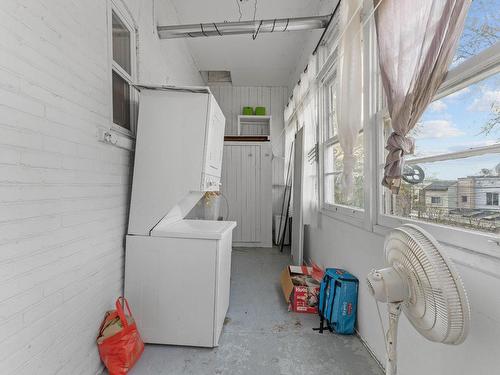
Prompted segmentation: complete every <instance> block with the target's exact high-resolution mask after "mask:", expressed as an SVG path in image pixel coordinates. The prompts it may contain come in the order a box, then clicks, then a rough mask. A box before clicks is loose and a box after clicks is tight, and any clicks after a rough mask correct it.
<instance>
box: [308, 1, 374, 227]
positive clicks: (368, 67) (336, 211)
mask: <svg viewBox="0 0 500 375" xmlns="http://www.w3.org/2000/svg"><path fill="white" fill-rule="evenodd" d="M367 4H368V3H367ZM367 6H368V8H366V7H367ZM371 11H372V8H371V5H366V4H365V10H364V12H363V14H366V15H370V14H371ZM363 17H364V16H363ZM330 33H331V34H333V35H334V36H335V37H338V36H337V34H336V33H337V30H336V29H335V28H332V29H331V30H330ZM337 42H338V41H337ZM336 60H337V49H336V48H335V49H334V50H333V51H332V52H331V53H330V54H329V55H328V57H327V58H326V59H325V63H324V64H323V66H321V67H320V69H319V74H318V76H317V82H318V84H319V90H318V95H319V100H318V102H319V103H320V105H319V106H318V107H319V108H318V110H319V111H320V113H319V117H318V118H319V126H318V131H319V132H320V134H318V139H319V145H320V158H319V168H318V172H319V200H320V202H319V204H320V212H321V213H322V214H323V215H326V216H329V217H332V218H334V219H337V220H340V221H343V222H346V223H349V224H352V225H354V226H357V227H360V228H362V229H365V230H367V231H369V232H372V231H373V226H374V224H375V220H376V212H377V211H376V208H375V206H376V201H377V199H376V197H377V194H378V190H377V187H376V185H377V178H378V172H377V158H376V156H377V148H376V147H373V146H374V145H375V143H376V141H377V132H376V127H377V125H378V123H379V122H378V117H377V114H378V109H379V108H380V107H381V106H382V104H381V103H382V99H381V98H382V86H381V84H380V81H379V79H374V77H376V78H378V77H379V74H377V72H378V71H379V65H378V51H377V42H376V32H375V22H374V19H373V17H370V19H369V20H368V21H367V22H366V23H364V26H363V72H362V74H363V87H364V90H363V103H364V104H363V155H364V160H363V166H364V167H363V169H364V171H363V184H364V186H363V188H364V190H363V191H364V208H363V209H359V208H355V207H348V206H343V205H339V204H328V203H325V200H324V176H325V173H324V165H323V163H324V148H325V147H324V146H325V144H326V142H325V134H324V133H325V129H326V123H325V121H328V113H327V111H325V110H324V109H325V108H324V106H325V104H326V101H325V90H327V87H328V82H329V81H330V80H331V79H332V77H334V75H335V66H336ZM333 138H335V136H334V137H333Z"/></svg>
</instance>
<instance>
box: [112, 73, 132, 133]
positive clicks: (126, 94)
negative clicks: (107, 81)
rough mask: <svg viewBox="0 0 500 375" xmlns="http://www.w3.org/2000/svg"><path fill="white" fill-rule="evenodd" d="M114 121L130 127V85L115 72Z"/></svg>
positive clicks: (127, 127)
mask: <svg viewBox="0 0 500 375" xmlns="http://www.w3.org/2000/svg"><path fill="white" fill-rule="evenodd" d="M113 122H114V123H115V124H116V125H120V126H122V127H124V128H126V129H129V130H131V129H130V86H129V84H128V82H127V81H125V80H124V79H123V78H122V77H120V75H119V74H117V73H116V72H113Z"/></svg>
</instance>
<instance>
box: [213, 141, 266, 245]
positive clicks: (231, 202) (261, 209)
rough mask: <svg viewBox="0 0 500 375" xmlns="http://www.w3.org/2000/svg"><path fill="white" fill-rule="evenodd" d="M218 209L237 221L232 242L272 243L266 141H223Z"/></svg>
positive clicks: (226, 217)
mask: <svg viewBox="0 0 500 375" xmlns="http://www.w3.org/2000/svg"><path fill="white" fill-rule="evenodd" d="M222 165H223V167H222V178H221V182H222V187H221V192H222V194H223V195H224V198H225V199H226V201H227V204H226V202H225V200H224V198H223V199H222V202H221V213H222V216H223V217H224V219H225V220H232V221H236V222H237V224H238V225H237V227H236V228H235V229H234V231H233V244H234V245H235V246H249V247H271V246H272V221H271V220H272V180H271V150H270V144H269V142H252V143H249V142H245V143H243V142H226V143H225V145H224V156H223V163H222Z"/></svg>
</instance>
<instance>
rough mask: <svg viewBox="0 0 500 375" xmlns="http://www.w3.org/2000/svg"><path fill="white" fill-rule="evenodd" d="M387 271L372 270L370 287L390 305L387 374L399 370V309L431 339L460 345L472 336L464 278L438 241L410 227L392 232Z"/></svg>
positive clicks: (389, 241)
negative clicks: (469, 335) (462, 278)
mask: <svg viewBox="0 0 500 375" xmlns="http://www.w3.org/2000/svg"><path fill="white" fill-rule="evenodd" d="M384 248H385V257H386V261H387V263H388V265H389V267H388V268H384V269H381V270H373V271H372V272H371V273H370V274H369V275H368V278H367V283H368V288H369V290H370V292H371V294H372V295H373V296H374V298H375V299H376V300H377V301H380V302H386V303H388V304H389V306H388V310H389V328H388V330H387V334H386V337H385V338H386V351H387V362H386V374H387V375H395V374H396V372H397V354H396V353H397V352H396V340H397V327H398V321H399V316H400V314H401V310H403V311H404V312H405V315H406V316H407V317H408V320H409V321H410V322H411V324H412V325H413V327H414V328H415V329H416V330H417V331H418V332H420V333H421V334H422V335H423V336H424V337H425V338H427V339H429V340H430V341H434V342H440V343H443V344H454V345H457V344H461V343H462V342H463V341H464V340H465V338H466V337H467V334H468V332H469V325H470V308H469V301H468V299H467V294H466V292H465V289H464V286H463V284H462V280H461V278H460V276H459V274H458V273H457V271H456V270H455V267H454V265H453V263H452V262H451V261H450V260H449V259H448V258H447V257H446V255H445V254H444V253H443V251H442V250H441V248H440V246H439V244H438V243H437V241H436V240H435V239H434V238H433V237H432V236H431V235H430V234H429V233H427V232H426V231H424V230H423V229H421V228H420V227H418V226H416V225H412V224H405V225H403V226H401V227H399V228H396V229H394V230H393V231H392V232H391V233H389V235H388V236H387V238H386V240H385V246H384Z"/></svg>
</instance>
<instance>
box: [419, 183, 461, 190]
mask: <svg viewBox="0 0 500 375" xmlns="http://www.w3.org/2000/svg"><path fill="white" fill-rule="evenodd" d="M456 183H457V182H456V181H434V182H432V183H431V184H429V185H427V186H426V187H424V190H439V191H446V190H448V189H449V187H450V186H451V185H455V184H456Z"/></svg>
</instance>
